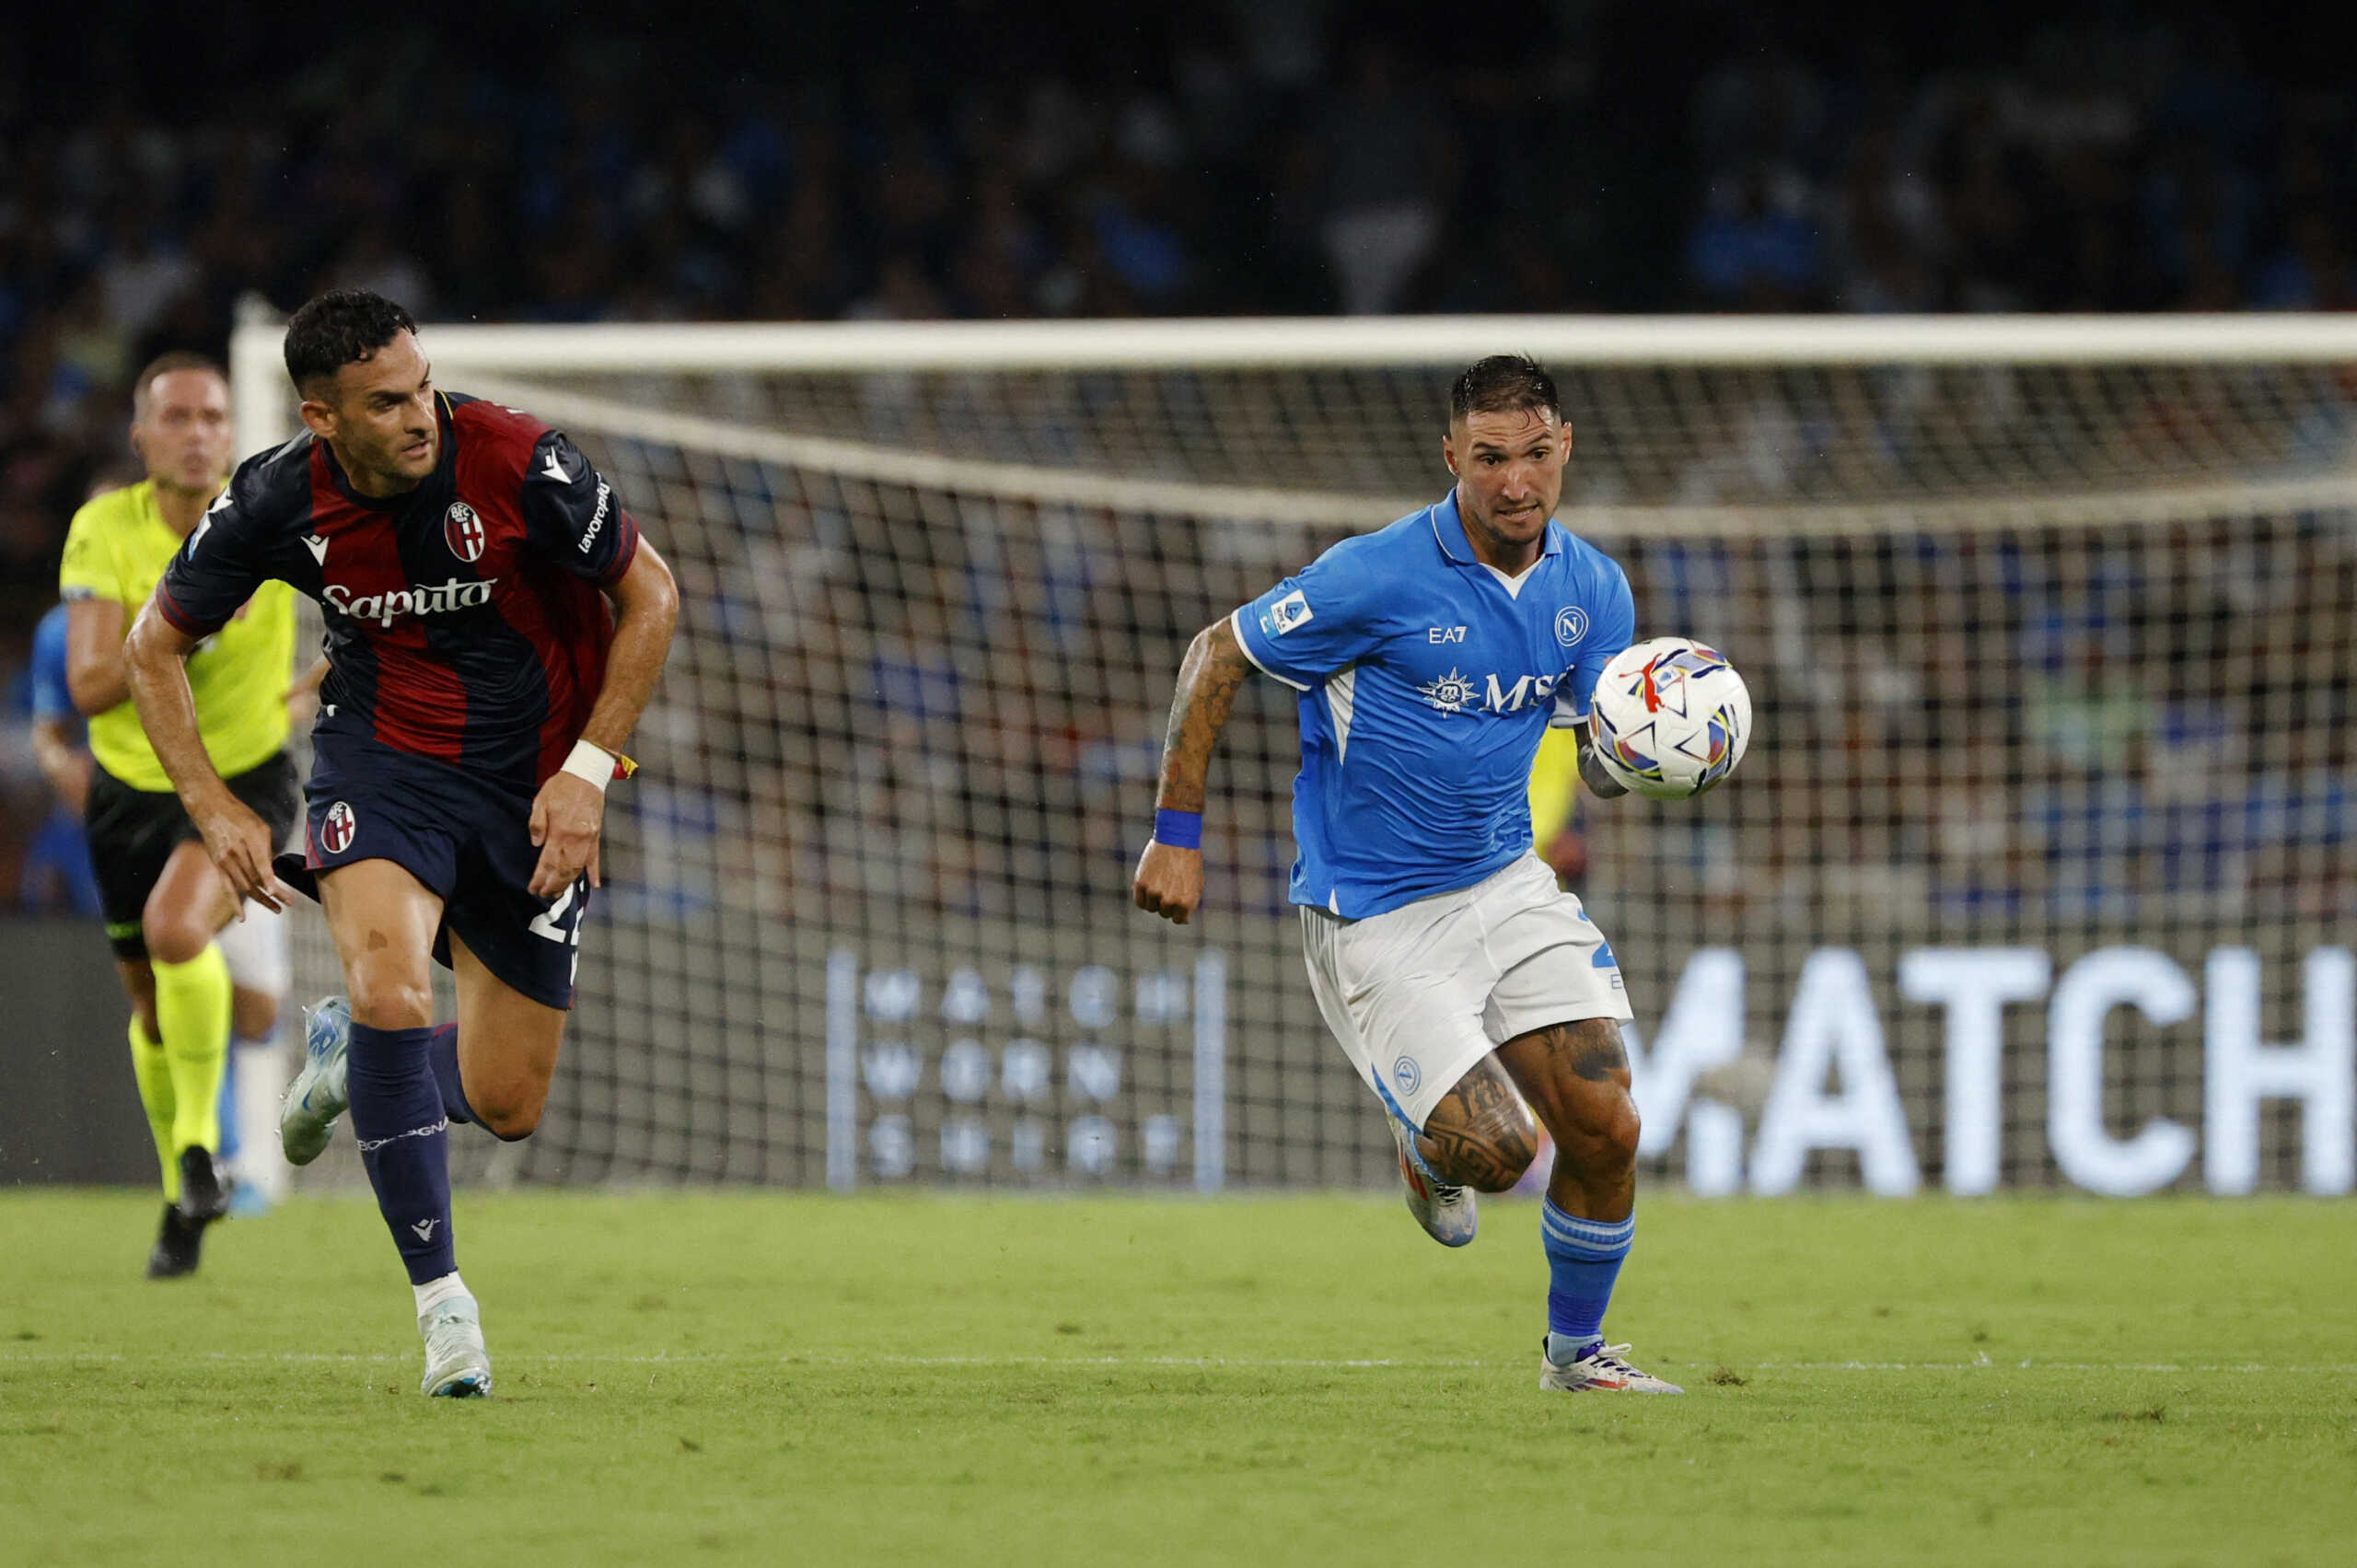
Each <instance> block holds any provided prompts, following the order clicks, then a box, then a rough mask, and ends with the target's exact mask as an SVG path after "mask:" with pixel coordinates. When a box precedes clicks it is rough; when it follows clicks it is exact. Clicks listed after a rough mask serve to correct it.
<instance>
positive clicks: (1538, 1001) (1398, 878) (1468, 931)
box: [1132, 355, 1680, 1394]
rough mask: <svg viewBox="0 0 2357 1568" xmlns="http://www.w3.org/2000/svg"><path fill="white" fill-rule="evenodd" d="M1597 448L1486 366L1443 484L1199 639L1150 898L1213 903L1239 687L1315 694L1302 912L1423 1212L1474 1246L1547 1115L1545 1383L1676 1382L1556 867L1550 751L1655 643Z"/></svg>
mask: <svg viewBox="0 0 2357 1568" xmlns="http://www.w3.org/2000/svg"><path fill="white" fill-rule="evenodd" d="M1571 448H1572V433H1571V431H1570V429H1569V427H1568V426H1567V425H1566V424H1564V423H1563V420H1562V410H1561V405H1560V404H1559V403H1558V401H1557V399H1556V394H1555V384H1554V381H1553V379H1552V378H1551V377H1549V376H1548V375H1547V373H1546V372H1545V371H1544V370H1542V369H1540V368H1539V367H1538V366H1537V365H1535V364H1533V363H1532V362H1530V361H1529V360H1527V359H1523V358H1520V357H1517V356H1512V355H1498V356H1494V357H1492V358H1489V359H1484V360H1482V361H1480V363H1479V364H1476V365H1474V366H1471V367H1470V368H1469V369H1468V370H1466V371H1465V373H1464V374H1463V375H1461V376H1460V377H1457V382H1456V384H1455V386H1454V388H1453V389H1452V390H1451V394H1450V400H1449V420H1448V428H1447V434H1446V437H1445V438H1444V439H1443V441H1442V443H1441V454H1442V457H1443V458H1444V459H1446V462H1447V464H1448V468H1449V471H1450V472H1451V473H1453V474H1455V475H1456V476H1457V485H1456V488H1455V489H1454V490H1453V491H1452V492H1451V493H1450V494H1448V495H1447V496H1446V497H1445V498H1444V499H1443V500H1441V501H1440V502H1439V503H1438V504H1437V505H1433V506H1429V507H1427V508H1425V509H1424V510H1422V511H1421V512H1415V513H1411V514H1410V515H1409V516H1407V517H1402V518H1400V519H1399V521H1398V522H1396V523H1393V524H1392V525H1391V526H1390V527H1389V528H1383V529H1381V530H1379V531H1377V532H1376V533H1372V534H1367V535H1364V536H1362V537H1359V538H1356V539H1350V540H1343V541H1342V542H1341V543H1340V544H1338V545H1336V546H1335V547H1334V548H1333V549H1331V550H1329V551H1328V552H1326V553H1325V554H1324V555H1321V556H1319V557H1318V560H1316V561H1315V562H1313V563H1310V564H1309V565H1308V566H1306V567H1305V568H1304V569H1303V570H1302V571H1301V572H1300V573H1299V574H1298V575H1295V576H1292V577H1288V578H1286V579H1285V580H1284V581H1283V582H1281V583H1279V584H1278V585H1277V586H1276V587H1272V588H1271V589H1270V590H1269V591H1268V592H1267V593H1265V594H1263V595H1261V596H1260V598H1257V599H1255V600H1253V601H1252V602H1251V603H1249V604H1248V605H1245V606H1244V607H1243V608H1241V609H1240V610H1237V611H1236V612H1235V613H1234V614H1233V615H1230V616H1228V617H1226V618H1225V619H1223V620H1220V621H1214V622H1213V623H1212V624H1211V625H1210V626H1207V627H1205V628H1204V629H1203V630H1202V632H1201V633H1197V634H1196V637H1195V640H1194V644H1193V645H1192V646H1191V647H1190V648H1189V649H1188V651H1187V657H1186V661H1185V663H1184V664H1183V665H1182V666H1181V667H1180V668H1179V689H1178V693H1177V695H1176V697H1175V698H1174V699H1173V700H1172V703H1171V707H1170V730H1169V736H1168V738H1167V741H1166V743H1165V745H1164V748H1163V754H1162V781H1161V791H1160V796H1159V798H1158V800H1157V803H1156V804H1157V807H1158V808H1157V809H1156V811H1155V835H1154V838H1153V840H1152V841H1151V842H1148V843H1147V845H1146V848H1145V853H1144V856H1143V857H1142V858H1141V859H1140V860H1139V862H1138V869H1137V876H1136V879H1135V882H1134V885H1133V888H1132V892H1133V894H1134V896H1135V898H1136V900H1137V902H1138V904H1139V905H1140V907H1142V908H1144V909H1147V910H1151V911H1153V912H1155V913H1158V914H1161V915H1163V916H1165V917H1167V918H1168V919H1170V920H1174V921H1178V922H1179V923H1185V922H1186V921H1187V919H1188V918H1189V916H1190V915H1191V914H1192V913H1193V912H1194V909H1195V907H1196V905H1197V904H1198V903H1199V902H1200V901H1201V900H1202V890H1203V862H1202V852H1201V851H1200V849H1199V848H1198V847H1197V846H1198V844H1199V843H1200V842H1201V839H1202V809H1203V786H1204V775H1205V772H1206V771H1207V769H1208V767H1209V764H1210V761H1211V752H1212V747H1213V744H1214V743H1215V742H1216V741H1217V739H1218V738H1219V732H1220V730H1221V728H1222V726H1225V724H1226V722H1227V714H1228V709H1229V707H1230V706H1231V704H1233V703H1234V702H1235V699H1236V691H1237V687H1239V686H1240V685H1242V684H1243V682H1244V680H1245V679H1247V677H1248V676H1249V675H1250V673H1251V672H1252V670H1253V669H1254V668H1256V667H1257V668H1260V669H1261V670H1263V671H1265V672H1266V673H1268V674H1269V675H1271V676H1273V677H1274V678H1275V679H1278V680H1281V681H1283V683H1285V684H1286V685H1288V686H1291V687H1293V688H1294V689H1295V690H1296V691H1299V692H1300V693H1301V701H1300V718H1301V752H1302V766H1301V777H1300V779H1299V780H1298V782H1297V783H1296V784H1295V790H1294V839H1295V843H1296V845H1297V846H1298V849H1299V857H1298V858H1297V859H1296V860H1295V863H1294V868H1293V889H1292V901H1293V902H1295V904H1298V905H1300V906H1301V920H1302V946H1303V949H1304V952H1305V954H1306V958H1307V959H1308V964H1309V980H1310V989H1311V990H1312V991H1313V992H1314V993H1316V995H1317V997H1318V1010H1319V1011H1320V1012H1321V1013H1322V1014H1323V1015H1324V1016H1325V1018H1326V1022H1327V1025H1328V1027H1329V1028H1331V1029H1332V1030H1333V1032H1334V1034H1335V1036H1336V1038H1337V1039H1338V1040H1341V1044H1342V1047H1343V1049H1344V1050H1345V1051H1347V1052H1348V1053H1349V1055H1350V1057H1351V1059H1352V1061H1353V1063H1355V1064H1356V1066H1357V1067H1358V1070H1359V1074H1360V1075H1361V1076H1362V1077H1364V1079H1365V1080H1366V1082H1367V1085H1368V1086H1369V1087H1370V1088H1372V1089H1373V1090H1374V1091H1375V1092H1376V1095H1377V1096H1378V1097H1380V1098H1381V1099H1382V1101H1383V1104H1384V1107H1385V1109H1387V1111H1388V1112H1389V1113H1390V1119H1391V1124H1392V1135H1393V1137H1394V1138H1395V1139H1396V1140H1397V1142H1398V1144H1399V1169H1400V1175H1401V1178H1402V1179H1403V1180H1404V1181H1405V1182H1406V1184H1407V1188H1408V1207H1409V1209H1410V1211H1411V1213H1413V1214H1415V1215H1416V1217H1417V1219H1418V1221H1419V1222H1420V1223H1421V1224H1422V1225H1423V1227H1424V1229H1425V1230H1426V1231H1427V1232H1429V1233H1430V1234H1431V1235H1432V1236H1433V1237H1434V1239H1435V1240H1438V1241H1440V1242H1442V1243H1444V1244H1445V1245H1447V1246H1451V1247H1461V1246H1463V1245H1464V1244H1465V1243H1467V1242H1469V1241H1470V1240H1472V1239H1473V1234H1474V1229H1475V1226H1476V1224H1477V1222H1478V1214H1477V1212H1476V1209H1475V1200H1474V1196H1473V1192H1472V1191H1468V1190H1469V1189H1475V1190H1479V1191H1487V1192H1499V1191H1505V1190H1506V1189H1508V1188H1510V1187H1512V1186H1513V1185H1514V1184H1515V1181H1516V1180H1517V1179H1519V1178H1520V1177H1521V1176H1522V1173H1523V1172H1524V1171H1525V1170H1526V1169H1527V1168H1528V1167H1529V1165H1530V1162H1531V1160H1532V1158H1533V1156H1534V1153H1535V1151H1534V1147H1533V1144H1534V1138H1535V1134H1534V1132H1533V1129H1532V1128H1531V1126H1530V1121H1529V1114H1528V1112H1527V1110H1525V1109H1524V1104H1523V1102H1524V1101H1525V1100H1527V1102H1528V1103H1529V1105H1530V1106H1532V1107H1534V1108H1536V1109H1537V1110H1538V1116H1539V1120H1540V1121H1543V1122H1544V1123H1545V1124H1546V1128H1547V1131H1548V1132H1549V1134H1550V1136H1551V1137H1552V1138H1553V1140H1554V1144H1555V1150H1556V1154H1555V1164H1554V1169H1553V1171H1552V1173H1551V1175H1550V1178H1549V1180H1548V1183H1547V1198H1546V1202H1545V1204H1544V1206H1543V1208H1542V1210H1541V1222H1540V1224H1541V1232H1542V1236H1541V1239H1542V1241H1543V1243H1544V1246H1545V1249H1546V1253H1547V1259H1548V1265H1549V1272H1550V1289H1549V1292H1548V1298H1547V1320H1548V1333H1547V1338H1546V1342H1545V1347H1544V1349H1543V1351H1542V1353H1541V1359H1540V1365H1539V1387H1540V1388H1556V1389H1566V1390H1578V1389H1620V1390H1628V1391H1637V1392H1645V1393H1662V1394H1674V1393H1678V1392H1680V1390H1679V1389H1678V1388H1677V1387H1675V1386H1674V1385H1672V1384H1669V1383H1666V1382H1665V1381H1663V1380H1662V1379H1660V1378H1658V1377H1655V1376H1651V1375H1650V1374H1648V1373H1644V1372H1641V1371H1639V1370H1638V1369H1637V1368H1635V1367H1634V1366H1631V1365H1630V1364H1629V1363H1628V1362H1627V1361H1626V1360H1624V1359H1622V1353H1623V1352H1625V1351H1626V1350H1627V1349H1628V1348H1629V1347H1628V1346H1626V1345H1607V1344H1606V1343H1605V1342H1604V1334H1603V1323H1604V1311H1605V1307H1606V1305H1607V1303H1608V1300H1609V1299H1610V1296H1611V1293H1612V1286H1613V1283H1614V1281H1615V1280H1616V1279H1617V1278H1618V1277H1619V1274H1620V1264H1621V1260H1622V1259H1623V1258H1625V1257H1626V1256H1627V1255H1628V1251H1629V1244H1630V1239H1631V1236H1632V1235H1633V1234H1634V1230H1635V1225H1636V1218H1635V1204H1636V1155H1637V1108H1636V1105H1635V1102H1634V1101H1633V1100H1632V1099H1631V1096H1630V1080H1629V1062H1628V1057H1627V1055H1626V1053H1625V1052H1624V1051H1623V1050H1622V1048H1621V1044H1620V1026H1619V1023H1618V1021H1617V1020H1620V1019H1625V1018H1627V1017H1628V1016H1630V1013H1629V1004H1628V1001H1627V998H1626V995H1625V993H1623V991H1622V988H1621V983H1620V970H1619V968H1618V967H1617V965H1616V963H1615V960H1614V958H1613V956H1612V949H1611V947H1610V946H1609V944H1608V943H1607V942H1606V941H1605V939H1604V935H1603V934H1602V933H1601V932H1599V931H1598V930H1597V929H1596V926H1595V924H1594V923H1592V922H1590V921H1589V919H1588V917H1587V914H1586V912H1585V911H1584V910H1583V909H1582V908H1581V907H1580V901H1579V900H1578V899H1576V898H1574V897H1573V896H1572V895H1571V894H1569V893H1566V892H1562V891H1561V890H1560V889H1558V888H1557V886H1556V882H1555V877H1554V875H1553V873H1552V872H1550V870H1549V869H1548V867H1547V866H1546V865H1545V864H1543V863H1542V862H1541V861H1540V860H1539V859H1538V856H1536V855H1535V854H1532V853H1531V828H1530V805H1529V797H1528V786H1529V781H1530V772H1531V760H1532V757H1533V754H1534V753H1535V752H1536V751H1537V749H1538V742H1539V737H1540V736H1541V735H1542V734H1543V733H1544V732H1545V731H1546V729H1547V728H1548V726H1549V725H1550V720H1551V722H1553V723H1555V724H1558V725H1562V726H1571V725H1575V724H1578V723H1581V722H1584V721H1585V719H1586V717H1587V708H1588V703H1589V701H1590V699H1591V697H1592V696H1593V695H1594V693H1595V691H1596V678H1597V676H1598V675H1599V674H1601V673H1602V671H1603V668H1604V666H1605V663H1606V662H1607V661H1608V659H1610V658H1611V656H1613V655H1614V654H1616V653H1619V652H1620V650H1621V649H1622V648H1624V647H1626V646H1628V645H1629V643H1630V640H1631V637H1632V635H1633V634H1634V631H1635V625H1634V621H1635V610H1634V606H1633V605H1632V603H1631V598H1630V595H1629V582H1628V578H1627V577H1626V576H1625V575H1622V573H1621V570H1620V567H1619V566H1618V565H1617V564H1615V563H1613V562H1612V561H1611V560H1610V559H1609V558H1608V557H1607V556H1606V555H1604V554H1603V553H1602V552H1598V551H1596V549H1594V548H1593V547H1591V546H1589V545H1587V544H1585V543H1584V542H1583V541H1581V540H1578V539H1575V538H1573V536H1572V534H1571V532H1570V531H1569V530H1568V529H1566V528H1563V527H1562V525H1561V524H1558V523H1556V522H1554V521H1553V520H1552V518H1553V516H1554V511H1555V505H1556V503H1557V502H1558V501H1559V500H1560V499H1561V498H1562V490H1563V471H1564V466H1565V464H1566V463H1567V462H1568V461H1569V459H1570V457H1571ZM1582 772H1583V774H1584V776H1585V777H1586V778H1587V780H1588V782H1589V784H1590V785H1591V787H1592V788H1595V789H1596V791H1597V793H1599V794H1606V795H1619V794H1623V793H1625V791H1624V790H1623V789H1622V788H1621V787H1620V785H1619V784H1616V783H1614V782H1613V781H1612V780H1611V779H1610V778H1609V776H1608V775H1606V774H1604V773H1603V772H1602V771H1601V769H1600V768H1599V767H1597V766H1595V765H1592V764H1591V765H1588V766H1585V767H1584V768H1583V770H1582ZM1517 1089H1519V1090H1520V1091H1521V1097H1520V1098H1516V1095H1515V1090H1517Z"/></svg>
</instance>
